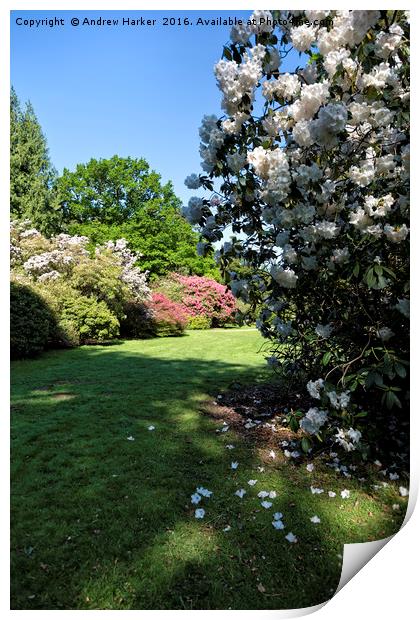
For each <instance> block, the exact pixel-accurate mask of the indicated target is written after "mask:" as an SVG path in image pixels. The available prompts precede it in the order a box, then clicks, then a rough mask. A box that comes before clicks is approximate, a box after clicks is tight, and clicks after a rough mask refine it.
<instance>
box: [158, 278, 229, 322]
mask: <svg viewBox="0 0 420 620" xmlns="http://www.w3.org/2000/svg"><path fill="white" fill-rule="evenodd" d="M159 289H160V290H161V291H164V292H165V293H166V294H167V295H168V296H170V297H171V299H173V300H176V301H177V302H178V303H179V304H180V305H181V307H182V308H183V310H184V312H185V314H186V315H187V316H188V317H189V318H190V319H194V318H195V317H202V318H204V319H207V321H208V325H209V326H211V327H218V326H221V325H225V324H226V323H232V322H234V317H235V313H236V311H237V302H236V299H235V297H234V296H233V295H232V293H231V292H230V291H229V289H227V287H226V286H224V285H223V284H219V282H216V281H215V280H212V279H211V278H206V277H201V276H184V275H180V274H178V273H173V274H171V276H170V277H169V279H167V280H166V281H163V282H161V283H160V287H159Z"/></svg>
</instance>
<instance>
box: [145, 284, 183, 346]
mask: <svg viewBox="0 0 420 620" xmlns="http://www.w3.org/2000/svg"><path fill="white" fill-rule="evenodd" d="M147 307H148V309H149V310H150V311H151V313H152V320H151V324H152V331H153V335H155V336H180V335H181V334H182V333H183V331H184V329H185V327H186V325H187V321H188V317H187V314H186V312H185V310H184V308H183V306H182V305H181V304H179V303H177V302H175V301H172V300H171V299H169V298H168V297H166V295H164V294H163V293H153V294H152V298H151V300H150V301H148V302H147Z"/></svg>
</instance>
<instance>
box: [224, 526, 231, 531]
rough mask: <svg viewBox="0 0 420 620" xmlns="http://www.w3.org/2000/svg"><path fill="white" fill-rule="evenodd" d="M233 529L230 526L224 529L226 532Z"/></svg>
mask: <svg viewBox="0 0 420 620" xmlns="http://www.w3.org/2000/svg"><path fill="white" fill-rule="evenodd" d="M231 529H232V528H231V527H230V525H227V526H226V527H224V528H223V531H224V532H229V531H230V530H231Z"/></svg>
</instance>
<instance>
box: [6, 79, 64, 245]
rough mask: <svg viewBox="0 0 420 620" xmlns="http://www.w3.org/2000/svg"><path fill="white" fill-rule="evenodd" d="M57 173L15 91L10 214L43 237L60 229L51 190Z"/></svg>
mask: <svg viewBox="0 0 420 620" xmlns="http://www.w3.org/2000/svg"><path fill="white" fill-rule="evenodd" d="M55 176H56V171H55V169H54V168H53V166H52V165H51V162H50V158H49V154H48V147H47V141H46V139H45V136H44V134H43V133H42V129H41V126H40V124H39V122H38V119H37V117H36V115H35V112H34V109H33V107H32V105H31V104H30V103H27V104H26V106H25V109H24V110H22V108H21V105H20V102H19V99H18V97H17V95H16V92H15V90H14V89H13V88H12V90H11V95H10V211H11V215H12V217H13V218H15V219H30V220H31V222H32V223H33V225H34V226H35V227H37V228H39V230H41V231H42V232H44V233H46V234H51V233H53V232H56V231H57V230H58V227H59V225H58V224H59V211H58V210H57V207H58V203H57V201H56V199H55V195H54V191H53V190H52V186H53V182H54V179H55Z"/></svg>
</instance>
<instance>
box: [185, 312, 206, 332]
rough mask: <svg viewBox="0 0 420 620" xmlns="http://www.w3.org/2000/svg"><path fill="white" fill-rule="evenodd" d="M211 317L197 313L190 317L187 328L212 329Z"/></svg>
mask: <svg viewBox="0 0 420 620" xmlns="http://www.w3.org/2000/svg"><path fill="white" fill-rule="evenodd" d="M210 327H211V318H209V317H207V316H202V315H197V316H190V317H189V318H188V324H187V329H210Z"/></svg>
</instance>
